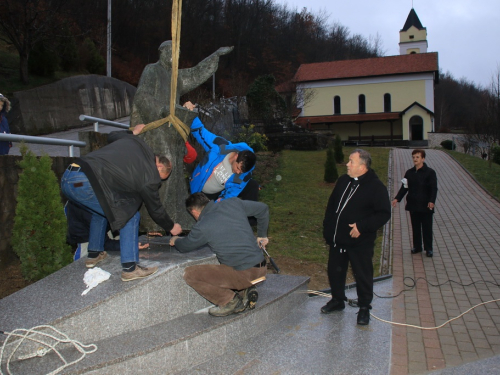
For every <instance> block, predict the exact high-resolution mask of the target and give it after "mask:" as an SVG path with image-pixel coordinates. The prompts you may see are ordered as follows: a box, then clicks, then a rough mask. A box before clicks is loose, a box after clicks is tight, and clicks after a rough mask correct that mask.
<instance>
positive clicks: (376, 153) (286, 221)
mask: <svg viewBox="0 0 500 375" xmlns="http://www.w3.org/2000/svg"><path fill="white" fill-rule="evenodd" d="M352 150H354V148H344V156H345V162H347V160H348V155H349V154H350V152H352ZM366 150H367V151H369V152H370V153H371V155H372V160H373V165H372V167H373V169H374V170H375V172H376V173H377V174H378V176H379V177H380V179H381V180H382V182H383V183H384V184H386V183H387V171H388V160H389V151H390V150H389V149H388V148H366ZM260 161H261V159H260V156H259V162H260ZM325 161H326V150H323V151H283V152H282V153H281V156H280V158H279V165H278V167H277V169H275V171H276V172H275V174H274V175H272V176H268V178H267V179H268V181H269V182H266V183H265V184H264V188H263V189H262V190H261V193H260V200H261V201H262V202H265V203H267V204H268V205H269V207H270V212H271V222H270V227H269V237H270V244H269V251H270V252H272V254H273V255H274V254H276V255H281V256H286V257H291V258H294V259H299V260H305V261H309V262H318V263H323V264H326V262H327V260H328V249H327V248H326V245H325V241H324V239H323V233H322V231H323V217H324V214H325V208H326V204H327V202H328V198H329V197H330V194H331V192H332V190H333V187H334V186H335V184H334V183H330V184H329V183H325V182H324V181H323V176H324V172H325V171H324V164H325ZM337 169H338V173H339V176H341V175H343V174H345V173H346V167H345V164H338V165H337ZM256 174H257V176H256V177H257V179H259V174H258V173H256ZM377 244H378V246H377V249H376V254H375V256H374V264H375V270H376V272H378V262H379V258H380V246H381V240H378V241H377Z"/></svg>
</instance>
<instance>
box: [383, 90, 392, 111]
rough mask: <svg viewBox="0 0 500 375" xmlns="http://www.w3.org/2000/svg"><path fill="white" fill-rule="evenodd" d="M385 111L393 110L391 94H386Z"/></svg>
mask: <svg viewBox="0 0 500 375" xmlns="http://www.w3.org/2000/svg"><path fill="white" fill-rule="evenodd" d="M384 112H391V94H384Z"/></svg>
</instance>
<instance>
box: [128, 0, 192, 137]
mask: <svg viewBox="0 0 500 375" xmlns="http://www.w3.org/2000/svg"><path fill="white" fill-rule="evenodd" d="M181 15H182V0H174V1H173V3H172V79H171V81H170V114H169V115H168V116H167V117H165V118H162V119H159V120H156V121H153V122H150V123H149V124H146V126H145V127H144V128H143V129H142V131H141V133H144V132H147V131H149V130H151V129H156V128H158V127H160V126H162V125H163V124H166V123H167V122H168V123H170V124H172V125H173V126H174V128H175V129H176V130H177V131H178V132H179V134H180V135H181V137H182V138H183V139H184V142H187V139H188V136H189V132H190V129H189V126H187V125H186V124H184V123H183V122H182V121H181V120H180V119H179V118H178V117H177V116H176V115H175V102H176V100H177V78H178V76H179V46H180V38H181ZM131 129H133V128H131Z"/></svg>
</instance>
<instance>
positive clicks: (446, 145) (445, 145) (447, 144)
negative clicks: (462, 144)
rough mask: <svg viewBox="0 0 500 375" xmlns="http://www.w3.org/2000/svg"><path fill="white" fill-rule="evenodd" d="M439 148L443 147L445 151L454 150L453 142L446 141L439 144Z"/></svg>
mask: <svg viewBox="0 0 500 375" xmlns="http://www.w3.org/2000/svg"><path fill="white" fill-rule="evenodd" d="M441 146H443V148H444V149H446V150H454V149H455V147H456V146H455V145H454V144H453V141H451V140H449V139H447V140H446V141H443V142H441Z"/></svg>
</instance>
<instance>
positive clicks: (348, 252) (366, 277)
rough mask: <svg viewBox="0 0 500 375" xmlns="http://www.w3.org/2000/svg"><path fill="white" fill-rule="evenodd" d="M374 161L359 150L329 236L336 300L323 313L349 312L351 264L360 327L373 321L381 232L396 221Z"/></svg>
mask: <svg viewBox="0 0 500 375" xmlns="http://www.w3.org/2000/svg"><path fill="white" fill-rule="evenodd" d="M370 165H371V157H370V154H369V153H368V152H366V151H364V150H361V149H357V150H354V151H353V152H352V153H351V155H350V156H349V162H348V163H347V175H343V176H341V177H340V178H339V179H338V181H337V183H336V184H335V188H334V189H333V192H332V195H331V196H330V199H329V200H328V206H327V208H326V213H325V219H324V220H323V236H324V238H325V240H326V243H327V244H328V245H329V246H330V254H329V258H328V279H329V281H330V287H331V293H332V299H331V300H330V301H329V302H328V303H327V304H326V305H325V306H323V307H322V308H321V312H322V313H324V314H330V313H332V312H334V311H339V310H343V309H344V308H345V301H346V300H347V298H346V296H345V280H346V275H347V268H348V265H349V262H351V266H352V269H353V272H354V276H355V277H356V291H357V294H358V305H359V307H360V308H359V312H358V318H357V323H358V324H360V325H367V324H369V322H370V309H371V305H370V304H371V302H372V299H373V263H372V258H373V248H374V245H375V238H376V235H377V230H378V229H379V228H380V227H382V226H383V225H384V224H385V223H387V221H388V220H389V219H390V217H391V204H390V202H389V195H388V193H387V189H386V187H385V186H384V184H382V182H381V181H380V180H379V178H378V177H377V175H376V174H375V172H374V171H373V170H372V169H370Z"/></svg>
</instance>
